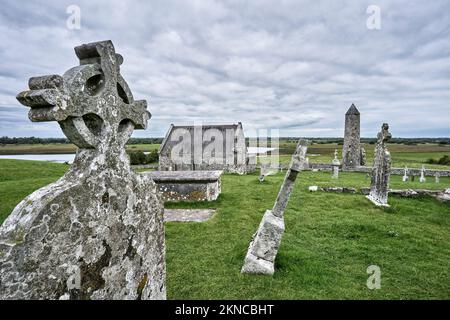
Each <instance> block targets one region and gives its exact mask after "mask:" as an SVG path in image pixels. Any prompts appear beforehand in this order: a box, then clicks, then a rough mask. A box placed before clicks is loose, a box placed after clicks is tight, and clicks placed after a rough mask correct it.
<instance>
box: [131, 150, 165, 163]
mask: <svg viewBox="0 0 450 320" xmlns="http://www.w3.org/2000/svg"><path fill="white" fill-rule="evenodd" d="M128 155H129V156H130V163H131V164H132V165H139V164H149V163H156V162H158V159H159V157H158V151H157V150H152V151H151V152H149V153H144V152H142V151H131V152H130V151H128Z"/></svg>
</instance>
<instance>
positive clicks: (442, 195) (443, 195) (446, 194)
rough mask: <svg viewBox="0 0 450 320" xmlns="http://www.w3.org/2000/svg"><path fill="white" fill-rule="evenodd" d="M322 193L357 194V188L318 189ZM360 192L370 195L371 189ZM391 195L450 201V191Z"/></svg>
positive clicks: (398, 191)
mask: <svg viewBox="0 0 450 320" xmlns="http://www.w3.org/2000/svg"><path fill="white" fill-rule="evenodd" d="M317 190H320V191H322V192H330V193H352V194H355V193H357V192H358V191H357V189H356V188H346V187H323V188H319V187H318V188H317ZM360 192H361V193H362V194H363V195H368V194H369V192H370V188H361V189H360ZM388 193H389V195H397V196H400V197H404V198H416V197H420V196H425V195H427V196H432V197H435V198H437V199H438V200H440V201H450V189H449V188H448V189H444V190H428V189H389V191H388Z"/></svg>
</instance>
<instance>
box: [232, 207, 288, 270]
mask: <svg viewBox="0 0 450 320" xmlns="http://www.w3.org/2000/svg"><path fill="white" fill-rule="evenodd" d="M283 233H284V219H283V218H279V217H276V216H275V215H273V213H272V211H271V210H267V211H266V213H265V214H264V217H263V219H262V220H261V223H260V225H259V228H258V231H257V232H256V234H255V236H254V238H253V240H252V242H250V246H249V248H248V251H247V255H246V257H245V261H244V266H243V267H242V269H241V273H257V274H269V275H272V274H273V273H274V261H275V257H276V256H277V252H278V248H279V247H280V243H281V237H282V236H283Z"/></svg>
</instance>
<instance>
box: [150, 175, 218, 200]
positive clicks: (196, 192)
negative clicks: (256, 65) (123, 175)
mask: <svg viewBox="0 0 450 320" xmlns="http://www.w3.org/2000/svg"><path fill="white" fill-rule="evenodd" d="M222 173H223V171H150V172H144V173H142V175H145V176H147V177H150V178H151V179H153V181H154V182H155V183H156V186H157V188H158V191H159V192H160V195H161V197H162V199H163V201H166V202H178V201H214V200H216V199H217V198H218V197H219V195H220V192H221V176H222Z"/></svg>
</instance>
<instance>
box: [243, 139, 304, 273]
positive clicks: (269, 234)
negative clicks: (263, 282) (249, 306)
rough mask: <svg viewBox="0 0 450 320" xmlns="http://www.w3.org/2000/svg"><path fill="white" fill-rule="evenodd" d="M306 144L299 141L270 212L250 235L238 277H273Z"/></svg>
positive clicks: (301, 168)
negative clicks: (251, 236)
mask: <svg viewBox="0 0 450 320" xmlns="http://www.w3.org/2000/svg"><path fill="white" fill-rule="evenodd" d="M308 144H309V141H307V140H300V141H299V142H298V144H297V148H296V150H295V153H294V154H293V156H292V160H291V163H290V165H289V169H288V170H287V172H286V176H285V178H284V182H283V184H282V186H281V189H280V191H279V193H278V197H277V200H276V201H275V205H274V207H273V209H272V210H267V211H266V213H265V214H264V216H263V218H262V221H261V223H260V225H259V228H258V231H257V232H256V233H255V234H254V236H253V239H252V241H251V242H250V246H249V248H248V251H247V255H246V257H245V261H244V265H243V267H242V270H241V272H242V273H258V274H273V273H274V262H275V258H276V255H277V252H278V248H279V246H280V243H281V238H282V236H283V233H284V210H285V209H286V206H287V203H288V201H289V197H290V195H291V192H292V189H293V188H294V184H295V180H296V178H297V175H298V173H299V171H301V170H303V169H304V168H305V165H306V151H307V148H308Z"/></svg>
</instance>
